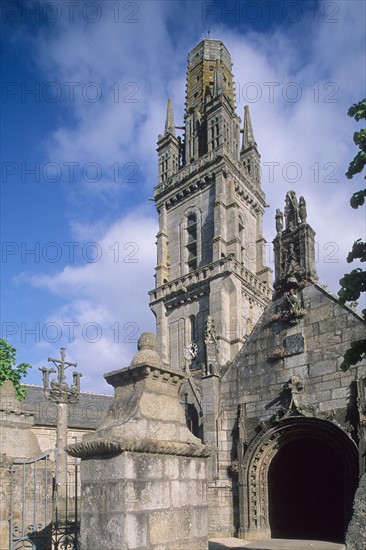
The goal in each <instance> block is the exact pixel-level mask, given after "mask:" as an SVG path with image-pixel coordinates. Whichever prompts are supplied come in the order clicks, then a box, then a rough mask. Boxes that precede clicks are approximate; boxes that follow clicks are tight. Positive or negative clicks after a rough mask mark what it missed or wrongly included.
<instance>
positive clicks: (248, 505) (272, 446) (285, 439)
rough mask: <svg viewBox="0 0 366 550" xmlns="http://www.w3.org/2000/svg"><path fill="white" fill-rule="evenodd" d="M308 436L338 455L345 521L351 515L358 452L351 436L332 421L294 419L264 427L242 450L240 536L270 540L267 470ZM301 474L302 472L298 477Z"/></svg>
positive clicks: (306, 418)
mask: <svg viewBox="0 0 366 550" xmlns="http://www.w3.org/2000/svg"><path fill="white" fill-rule="evenodd" d="M303 437H308V438H313V439H319V440H321V441H323V442H325V443H327V444H328V445H329V446H330V447H331V449H332V450H333V451H334V452H335V453H337V455H338V456H339V458H340V460H341V463H342V466H343V471H344V483H345V497H346V516H347V517H346V518H345V519H346V521H348V520H349V518H350V516H351V513H352V499H353V495H354V491H355V489H356V486H357V479H358V449H357V446H356V444H355V442H354V441H353V439H352V438H351V437H350V435H349V434H348V433H347V432H346V431H345V430H343V429H342V428H341V427H338V426H337V425H335V424H334V423H333V422H331V421H329V420H324V419H319V418H309V417H305V416H293V417H289V418H286V419H285V420H282V421H280V422H279V423H277V424H272V425H270V426H268V425H262V430H261V432H260V433H259V434H258V435H257V436H256V437H255V438H254V439H253V440H252V442H251V443H250V444H249V446H248V447H247V448H246V449H243V450H242V452H243V460H242V467H241V468H240V471H239V476H240V477H239V491H240V497H239V506H240V529H239V537H240V538H246V539H249V540H259V539H270V538H271V528H270V523H269V497H268V471H269V467H270V464H271V462H272V459H273V458H274V456H275V455H276V454H277V453H278V451H279V450H280V449H281V448H282V447H283V446H284V445H286V444H287V443H289V442H290V441H293V440H295V439H299V438H303ZM300 474H301V472H299V475H300Z"/></svg>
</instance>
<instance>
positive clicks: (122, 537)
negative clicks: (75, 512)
mask: <svg viewBox="0 0 366 550" xmlns="http://www.w3.org/2000/svg"><path fill="white" fill-rule="evenodd" d="M82 499H83V500H82V507H83V510H84V511H83V515H82V538H81V545H82V548H83V549H85V550H86V549H87V550H100V548H108V549H110V550H124V549H128V550H132V549H146V550H155V549H156V550H157V549H159V550H172V549H173V548H174V550H180V549H185V550H205V549H207V494H206V465H205V462H204V461H202V459H201V458H195V457H182V456H162V455H155V454H147V453H131V452H123V453H122V454H120V455H119V456H116V457H111V458H108V459H104V460H100V459H90V460H86V461H83V468H82ZM96 526H97V528H96Z"/></svg>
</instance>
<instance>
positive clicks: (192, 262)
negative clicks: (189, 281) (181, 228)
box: [186, 212, 197, 271]
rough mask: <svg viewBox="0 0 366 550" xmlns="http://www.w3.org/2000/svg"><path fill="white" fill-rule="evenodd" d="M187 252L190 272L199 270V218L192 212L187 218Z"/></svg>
mask: <svg viewBox="0 0 366 550" xmlns="http://www.w3.org/2000/svg"><path fill="white" fill-rule="evenodd" d="M186 232H187V235H186V243H187V244H186V250H187V265H188V271H194V270H195V269H197V216H196V214H195V213H193V212H190V213H189V214H188V216H187V226H186Z"/></svg>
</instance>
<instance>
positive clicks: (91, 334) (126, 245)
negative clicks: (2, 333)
mask: <svg viewBox="0 0 366 550" xmlns="http://www.w3.org/2000/svg"><path fill="white" fill-rule="evenodd" d="M156 230H157V225H156V220H155V218H152V217H151V216H150V215H149V213H148V212H147V211H144V210H143V209H140V210H136V211H135V212H134V213H133V214H130V215H127V216H125V217H124V218H122V219H120V220H119V221H118V222H116V223H114V224H113V225H112V226H111V227H110V228H109V229H108V230H107V232H106V233H105V234H103V235H102V236H101V237H100V238H99V239H98V240H97V241H96V243H97V246H95V245H92V246H91V245H90V243H86V247H88V246H89V245H90V247H89V250H88V248H85V257H89V258H92V257H93V258H94V257H96V258H99V260H98V261H95V262H94V261H93V262H89V263H85V264H84V265H81V266H75V267H74V266H71V265H69V266H66V267H65V268H64V269H63V270H62V271H60V272H59V273H57V274H55V275H54V276H49V275H42V274H39V275H33V276H29V275H28V276H26V280H27V282H28V283H30V284H31V285H32V286H33V287H35V288H40V289H43V290H45V291H48V292H51V293H52V294H56V295H58V296H60V297H61V298H62V299H63V300H64V301H65V304H64V305H63V306H61V307H60V308H59V309H57V310H56V311H53V312H52V313H50V314H49V316H48V318H47V319H46V320H45V323H44V325H43V327H42V333H43V336H45V337H46V339H45V340H46V342H48V344H49V345H48V346H46V348H47V349H48V351H49V352H51V351H52V349H54V347H55V345H56V342H57V345H63V346H65V347H66V348H67V353H68V355H69V356H70V357H71V360H72V361H79V363H80V369H81V372H83V389H85V390H91V389H93V388H94V389H96V388H98V387H99V386H100V384H101V383H102V381H101V380H100V379H99V378H100V375H101V373H103V372H106V371H107V370H113V369H117V368H122V367H125V366H128V364H129V362H130V360H131V358H132V356H133V355H134V354H135V352H136V343H137V339H138V337H139V335H140V334H141V332H144V331H146V330H154V327H155V321H154V317H153V314H152V313H151V312H150V311H149V308H148V291H149V290H151V289H152V288H153V287H154V280H153V272H154V266H155V262H156V250H155V244H154V235H155V233H156ZM85 231H86V228H84V232H85ZM91 231H92V229H91ZM95 253H97V255H96V256H95ZM23 280H24V276H23ZM105 389H106V388H104V390H105Z"/></svg>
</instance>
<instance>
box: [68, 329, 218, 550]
mask: <svg viewBox="0 0 366 550" xmlns="http://www.w3.org/2000/svg"><path fill="white" fill-rule="evenodd" d="M138 349H139V351H138V352H137V354H136V355H135V357H134V358H133V360H132V362H131V365H130V366H129V367H128V368H126V369H122V370H118V371H114V372H111V373H108V374H106V375H105V378H106V380H107V382H108V383H109V384H111V385H112V386H113V387H114V388H115V398H114V401H113V403H112V405H111V408H110V410H109V413H108V415H107V418H106V420H105V422H104V424H103V426H102V427H101V428H99V429H98V430H97V431H96V432H94V433H93V434H88V435H85V436H84V437H83V440H82V442H81V443H76V444H74V445H69V446H68V447H67V452H68V453H69V454H71V455H72V456H78V457H81V459H82V462H81V484H82V487H81V491H82V504H81V549H82V550H100V549H101V548H108V550H124V549H126V550H127V549H128V550H133V549H135V548H136V549H139V550H145V549H146V550H158V549H159V550H172V549H173V548H174V550H178V549H179V550H207V548H208V535H207V529H208V527H207V498H206V457H207V456H209V455H210V454H211V452H212V451H210V450H209V449H208V448H207V447H206V446H205V445H203V444H202V443H201V441H200V440H199V439H198V438H196V437H195V436H194V435H193V434H192V433H191V432H190V431H189V430H188V428H187V426H186V421H185V415H184V410H183V407H182V405H181V404H180V402H179V397H178V393H179V388H180V386H181V384H182V382H183V381H184V379H185V375H184V374H183V373H181V372H177V371H173V370H171V369H168V368H166V367H164V366H163V365H162V361H161V358H160V357H159V355H158V354H157V352H156V338H155V335H153V334H151V333H144V334H143V335H142V336H141V337H140V339H139V344H138Z"/></svg>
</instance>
